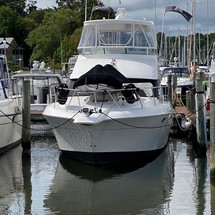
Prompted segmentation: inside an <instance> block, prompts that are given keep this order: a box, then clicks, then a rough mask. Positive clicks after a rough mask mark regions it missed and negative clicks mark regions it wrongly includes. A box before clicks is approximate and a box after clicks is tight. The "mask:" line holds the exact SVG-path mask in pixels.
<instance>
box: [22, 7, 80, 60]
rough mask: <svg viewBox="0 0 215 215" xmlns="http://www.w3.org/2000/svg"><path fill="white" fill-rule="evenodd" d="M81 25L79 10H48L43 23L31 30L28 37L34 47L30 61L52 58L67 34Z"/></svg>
mask: <svg viewBox="0 0 215 215" xmlns="http://www.w3.org/2000/svg"><path fill="white" fill-rule="evenodd" d="M79 25H80V19H79V14H78V12H77V11H72V10H68V9H61V10H57V11H53V10H47V11H45V14H44V19H43V21H42V23H41V24H40V25H39V26H38V27H37V28H35V29H34V30H33V31H31V32H30V33H29V35H28V37H27V39H26V42H27V44H29V46H30V47H31V48H32V49H33V52H32V55H31V58H30V61H32V60H45V61H46V60H47V59H52V58H53V56H54V53H55V51H56V50H57V49H58V48H59V47H60V45H61V42H62V40H63V39H64V37H65V36H67V35H70V34H72V32H73V31H74V30H75V29H76V28H77V27H78V26H79Z"/></svg>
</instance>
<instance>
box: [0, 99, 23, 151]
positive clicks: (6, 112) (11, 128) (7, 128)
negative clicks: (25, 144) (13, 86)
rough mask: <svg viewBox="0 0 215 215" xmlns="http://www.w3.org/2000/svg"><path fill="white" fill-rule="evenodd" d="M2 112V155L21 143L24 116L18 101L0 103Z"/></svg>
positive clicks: (0, 131)
mask: <svg viewBox="0 0 215 215" xmlns="http://www.w3.org/2000/svg"><path fill="white" fill-rule="evenodd" d="M0 112H1V113H0V137H1V141H0V153H3V152H5V151H7V150H9V149H10V148H12V147H14V146H16V145H18V144H19V143H20V142H21V135H22V114H21V108H19V106H18V105H17V101H16V99H6V100H4V101H0Z"/></svg>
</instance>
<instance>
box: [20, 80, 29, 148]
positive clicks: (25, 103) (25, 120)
mask: <svg viewBox="0 0 215 215" xmlns="http://www.w3.org/2000/svg"><path fill="white" fill-rule="evenodd" d="M30 114H31V113H30V80H24V81H23V114H22V121H23V129H22V140H21V144H22V148H23V149H30V148H31V131H30V128H31V117H30Z"/></svg>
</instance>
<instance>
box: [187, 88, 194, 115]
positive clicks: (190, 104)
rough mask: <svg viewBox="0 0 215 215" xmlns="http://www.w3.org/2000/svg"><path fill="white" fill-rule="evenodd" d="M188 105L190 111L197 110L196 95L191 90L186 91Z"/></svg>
mask: <svg viewBox="0 0 215 215" xmlns="http://www.w3.org/2000/svg"><path fill="white" fill-rule="evenodd" d="M186 107H187V110H188V111H189V113H194V112H195V96H194V93H193V92H192V91H191V90H187V91H186Z"/></svg>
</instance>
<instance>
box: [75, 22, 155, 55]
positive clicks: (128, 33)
mask: <svg viewBox="0 0 215 215" xmlns="http://www.w3.org/2000/svg"><path fill="white" fill-rule="evenodd" d="M104 48H107V49H108V53H110V54H111V53H114V54H143V55H144V54H145V55H154V54H156V53H157V44H156V38H155V29H154V24H153V23H152V22H150V21H145V20H140V21H138V22H137V21H136V20H132V19H107V20H91V21H86V22H85V24H84V28H83V31H82V36H81V40H80V43H79V46H78V50H79V51H80V53H83V54H84V53H87V52H91V53H92V52H95V53H96V52H99V51H101V50H102V52H105V50H104Z"/></svg>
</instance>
